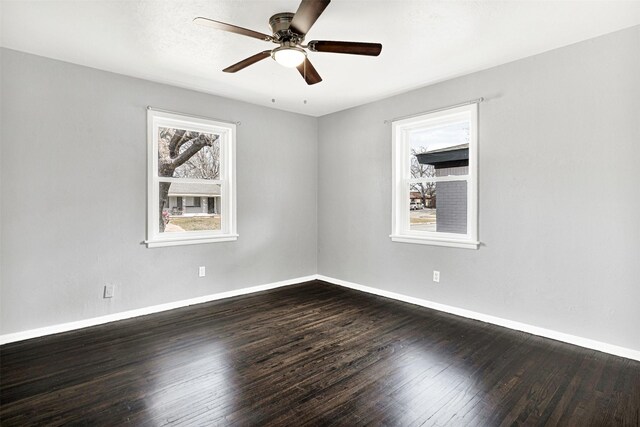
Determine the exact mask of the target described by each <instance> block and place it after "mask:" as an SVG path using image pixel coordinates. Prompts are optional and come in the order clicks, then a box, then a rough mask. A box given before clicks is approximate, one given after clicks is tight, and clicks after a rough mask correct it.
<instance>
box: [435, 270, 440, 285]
mask: <svg viewBox="0 0 640 427" xmlns="http://www.w3.org/2000/svg"><path fill="white" fill-rule="evenodd" d="M433 281H434V282H436V283H439V282H440V272H439V271H438V270H433Z"/></svg>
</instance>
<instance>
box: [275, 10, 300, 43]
mask: <svg viewBox="0 0 640 427" xmlns="http://www.w3.org/2000/svg"><path fill="white" fill-rule="evenodd" d="M293 15H294V14H293V13H291V12H282V13H276V14H275V15H273V16H272V17H271V18H269V26H270V27H271V31H272V32H273V38H274V41H276V42H279V43H280V42H291V43H292V44H299V43H302V41H303V40H304V35H301V34H297V33H294V32H293V31H291V30H290V29H289V26H290V25H291V20H292V19H293Z"/></svg>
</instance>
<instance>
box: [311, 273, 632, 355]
mask: <svg viewBox="0 0 640 427" xmlns="http://www.w3.org/2000/svg"><path fill="white" fill-rule="evenodd" d="M315 278H316V279H318V280H322V281H325V282H328V283H332V284H334V285H339V286H344V287H346V288H350V289H355V290H357V291H362V292H367V293H370V294H374V295H379V296H382V297H386V298H391V299H395V300H398V301H403V302H408V303H409V304H415V305H419V306H422V307H427V308H432V309H434V310H438V311H444V312H445V313H450V314H455V315H456V316H462V317H466V318H469V319H474V320H480V321H481V322H486V323H492V324H494V325H498V326H504V327H505V328H509V329H515V330H516V331H522V332H527V333H530V334H533V335H538V336H541V337H545V338H551V339H554V340H557V341H562V342H566V343H569V344H574V345H577V346H580V347H584V348H588V349H592V350H598V351H602V352H604V353H609V354H614V355H616V356H621V357H626V358H627V359H633V360H638V361H640V351H639V350H633V349H630V348H626V347H620V346H617V345H613V344H608V343H604V342H601V341H595V340H592V339H589V338H582V337H578V336H575V335H570V334H565V333H564V332H558V331H554V330H551V329H545V328H540V327H538V326H533V325H528V324H526V323H520V322H515V321H513V320H508V319H503V318H501V317H495V316H490V315H488V314H483V313H478V312H475V311H471V310H466V309H464V308H458V307H453V306H450V305H445V304H440V303H437V302H432V301H428V300H424V299H420V298H414V297H410V296H407V295H402V294H398V293H395V292H390V291H385V290H382V289H377V288H372V287H369V286H363V285H359V284H357V283H352V282H347V281H345V280H340V279H335V278H333V277H327V276H323V275H321V274H318V275H316V277H315Z"/></svg>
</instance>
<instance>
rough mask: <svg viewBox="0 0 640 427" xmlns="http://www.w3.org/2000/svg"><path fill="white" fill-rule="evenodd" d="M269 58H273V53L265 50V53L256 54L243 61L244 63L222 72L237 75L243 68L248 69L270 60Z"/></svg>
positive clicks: (241, 62)
mask: <svg viewBox="0 0 640 427" xmlns="http://www.w3.org/2000/svg"><path fill="white" fill-rule="evenodd" d="M269 56H271V51H270V50H265V51H263V52H260V53H256V54H255V55H253V56H250V57H248V58H246V59H243V60H242V61H240V62H238V63H236V64H233V65H231V66H229V67H227V68H225V69H224V70H222V71H224V72H225V73H235V72H236V71H240V70H242V69H243V68H246V67H248V66H249V65H252V64H255V63H256V62H258V61H262V60H263V59H265V58H268V57H269Z"/></svg>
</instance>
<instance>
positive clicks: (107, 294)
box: [103, 284, 116, 298]
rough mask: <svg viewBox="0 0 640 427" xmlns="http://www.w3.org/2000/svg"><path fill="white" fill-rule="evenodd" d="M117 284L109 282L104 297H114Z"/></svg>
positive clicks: (105, 287)
mask: <svg viewBox="0 0 640 427" xmlns="http://www.w3.org/2000/svg"><path fill="white" fill-rule="evenodd" d="M115 288H116V285H113V284H109V285H105V286H104V295H103V298H113V292H114V291H115Z"/></svg>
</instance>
